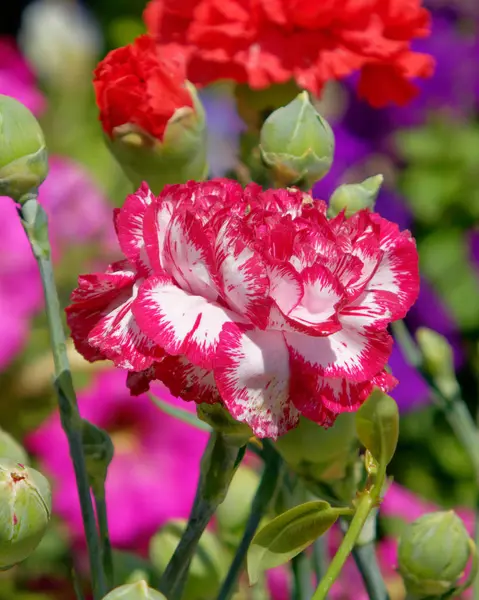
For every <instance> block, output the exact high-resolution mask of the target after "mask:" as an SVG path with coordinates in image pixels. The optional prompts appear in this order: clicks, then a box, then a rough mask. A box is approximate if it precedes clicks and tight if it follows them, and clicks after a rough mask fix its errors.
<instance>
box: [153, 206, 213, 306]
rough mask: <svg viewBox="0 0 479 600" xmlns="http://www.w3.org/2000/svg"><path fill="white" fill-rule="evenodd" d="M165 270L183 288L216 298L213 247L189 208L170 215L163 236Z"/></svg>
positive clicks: (206, 297)
mask: <svg viewBox="0 0 479 600" xmlns="http://www.w3.org/2000/svg"><path fill="white" fill-rule="evenodd" d="M164 256H165V270H166V271H167V273H168V274H169V275H170V276H171V277H173V278H174V280H175V281H176V282H177V283H178V285H179V286H180V287H181V288H183V289H184V290H185V291H187V292H190V293H191V294H195V295H198V296H203V298H205V299H207V300H216V299H217V298H218V292H217V290H216V286H215V283H214V281H213V271H214V259H213V249H212V246H211V243H210V241H209V239H208V236H207V235H206V233H205V230H204V228H203V227H202V225H201V223H200V221H199V220H198V219H197V218H196V217H195V215H193V214H192V213H190V212H180V213H176V214H174V215H173V217H172V219H171V221H170V225H169V227H168V231H167V234H166V237H165V255H164Z"/></svg>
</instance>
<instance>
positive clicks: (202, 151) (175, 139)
mask: <svg viewBox="0 0 479 600" xmlns="http://www.w3.org/2000/svg"><path fill="white" fill-rule="evenodd" d="M185 85H186V86H187V87H188V90H189V91H190V93H191V96H192V99H193V108H191V107H189V106H184V107H182V108H180V109H178V110H177V111H176V112H175V113H174V115H173V116H172V117H171V119H170V120H169V121H168V124H167V126H166V129H165V133H164V136H163V140H162V141H160V140H159V139H156V138H155V137H153V136H152V135H151V134H149V133H148V132H146V131H144V130H143V129H141V128H140V127H138V126H136V125H133V124H130V123H128V124H125V125H121V126H120V127H115V128H114V129H113V132H112V137H111V138H110V137H109V136H106V142H107V144H108V147H109V148H110V150H111V152H112V153H113V155H114V156H115V158H116V159H117V160H118V162H119V163H120V165H121V167H122V169H123V171H124V172H125V174H126V176H127V177H128V178H129V179H130V181H131V182H132V183H133V185H134V186H135V188H137V187H139V186H140V185H141V182H142V181H147V182H148V185H149V186H150V188H151V190H152V191H153V193H155V194H159V193H160V192H161V190H162V189H163V187H164V186H165V185H166V184H169V183H185V182H186V181H188V180H190V179H195V180H197V181H198V180H202V179H204V178H205V177H206V175H207V173H208V163H207V158H206V152H207V145H206V123H205V112H204V109H203V106H202V104H201V102H200V100H199V98H198V95H197V93H196V89H195V87H194V86H193V85H192V84H191V83H189V82H186V84H185Z"/></svg>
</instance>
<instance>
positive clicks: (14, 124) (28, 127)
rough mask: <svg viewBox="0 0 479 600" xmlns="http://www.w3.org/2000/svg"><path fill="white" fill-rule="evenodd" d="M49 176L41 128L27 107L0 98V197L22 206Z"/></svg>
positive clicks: (4, 97)
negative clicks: (7, 197) (21, 203)
mask: <svg viewBox="0 0 479 600" xmlns="http://www.w3.org/2000/svg"><path fill="white" fill-rule="evenodd" d="M47 173H48V156H47V150H46V146H45V138H44V136H43V131H42V128H41V127H40V125H39V123H38V121H37V120H36V119H35V117H34V116H33V114H32V113H31V112H30V111H29V110H28V108H27V107H26V106H24V105H23V104H21V103H20V102H18V101H17V100H15V99H14V98H11V97H10V96H3V95H1V94H0V196H9V197H10V198H12V199H13V200H15V202H23V201H24V199H26V198H27V197H31V196H32V195H35V194H36V193H37V190H38V187H39V186H40V184H41V183H42V182H43V181H44V180H45V177H46V176H47Z"/></svg>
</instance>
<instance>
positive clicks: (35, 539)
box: [0, 461, 51, 569]
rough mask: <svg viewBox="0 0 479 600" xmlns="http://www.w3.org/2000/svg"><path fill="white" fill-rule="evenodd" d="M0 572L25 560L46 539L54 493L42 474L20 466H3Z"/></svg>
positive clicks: (0, 465)
mask: <svg viewBox="0 0 479 600" xmlns="http://www.w3.org/2000/svg"><path fill="white" fill-rule="evenodd" d="M0 506H1V507H2V511H1V518H0V569H8V568H10V567H12V566H14V565H15V564H17V563H19V562H21V561H22V560H25V559H26V558H27V557H28V556H29V555H30V554H31V553H32V552H33V551H34V550H35V548H36V547H37V546H38V544H39V543H40V541H41V539H42V538H43V536H44V534H45V531H46V528H47V525H48V522H49V520H50V514H51V491H50V485H49V483H48V481H47V480H46V479H45V477H43V475H42V474H41V473H39V472H38V471H35V470H34V469H30V468H28V467H25V466H24V465H22V464H20V463H15V462H13V461H12V462H10V461H2V462H1V463H0Z"/></svg>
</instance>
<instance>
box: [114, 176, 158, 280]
mask: <svg viewBox="0 0 479 600" xmlns="http://www.w3.org/2000/svg"><path fill="white" fill-rule="evenodd" d="M154 199H155V197H154V196H153V194H152V192H151V190H150V188H149V187H148V185H147V184H146V183H143V184H142V185H141V187H140V188H139V189H138V190H137V191H136V192H135V193H134V194H130V195H129V196H127V198H126V200H125V203H124V204H123V207H122V208H121V209H120V212H119V213H118V216H117V218H116V227H117V233H118V241H119V242H120V248H121V250H122V252H123V254H124V255H125V256H126V257H127V258H128V259H129V260H130V261H131V262H132V263H133V264H135V265H136V266H137V268H138V269H139V270H140V272H141V273H142V274H143V275H147V274H148V273H149V272H150V271H151V267H150V262H149V259H148V255H147V253H146V249H145V242H144V237H143V222H144V219H145V215H146V211H147V208H148V206H149V205H150V204H151V203H152V202H153V201H154Z"/></svg>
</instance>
